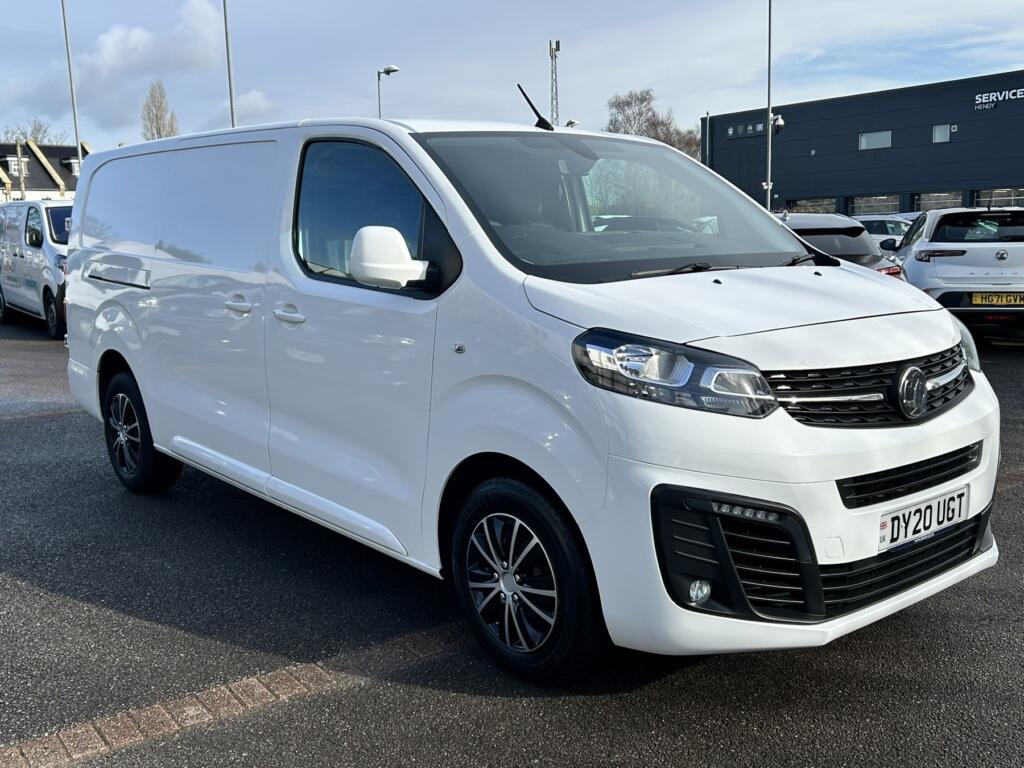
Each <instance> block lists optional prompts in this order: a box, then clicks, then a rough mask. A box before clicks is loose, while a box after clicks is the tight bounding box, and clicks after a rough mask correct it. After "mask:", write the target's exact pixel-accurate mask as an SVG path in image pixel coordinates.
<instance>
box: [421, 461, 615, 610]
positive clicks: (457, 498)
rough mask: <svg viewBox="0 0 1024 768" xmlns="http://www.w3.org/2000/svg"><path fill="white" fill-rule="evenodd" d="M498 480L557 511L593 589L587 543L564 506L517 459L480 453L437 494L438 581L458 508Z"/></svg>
mask: <svg viewBox="0 0 1024 768" xmlns="http://www.w3.org/2000/svg"><path fill="white" fill-rule="evenodd" d="M498 477H507V478H510V479H513V480H519V481H520V482H522V483H525V484H527V485H529V486H530V487H531V488H533V489H534V490H536V491H537V492H539V493H540V494H541V495H543V496H544V497H545V498H546V499H547V500H548V501H549V502H550V503H551V505H552V506H553V507H554V508H555V509H556V510H557V511H558V513H559V515H560V517H561V518H562V520H563V521H564V522H565V524H566V525H567V526H568V528H569V530H570V531H572V534H573V536H574V537H575V538H576V543H577V544H578V545H579V547H580V551H581V552H582V553H583V556H584V557H585V558H586V560H587V565H588V568H589V570H590V576H591V579H592V580H594V584H593V586H594V589H595V591H596V589H597V583H596V580H595V577H594V564H593V561H592V560H591V558H590V552H589V550H588V548H587V542H586V540H585V539H584V538H583V532H582V531H581V530H580V526H579V523H578V522H577V521H576V518H575V517H574V516H573V514H572V513H571V512H570V511H569V509H568V507H567V506H566V505H565V502H563V501H562V499H561V497H560V496H559V495H558V493H557V492H556V491H555V489H554V488H553V487H552V486H551V484H550V483H549V482H548V481H547V480H545V479H544V477H543V476H541V474H540V473H538V472H537V471H536V470H534V469H533V468H531V467H530V466H529V465H527V464H526V463H524V462H522V461H520V460H519V459H517V458H515V457H513V456H509V455H507V454H503V453H497V452H484V453H476V454H473V455H472V456H467V457H466V458H465V459H463V460H462V461H461V462H459V464H458V465H457V466H456V467H455V468H454V469H453V470H452V472H451V473H450V474H449V475H448V479H447V480H446V481H445V485H444V490H443V491H442V492H441V501H440V504H439V508H438V517H437V547H438V552H439V554H440V560H441V567H440V573H441V576H442V578H445V577H446V572H447V570H448V562H449V559H450V557H451V545H452V534H453V533H454V531H455V523H456V520H457V519H458V515H459V511H460V510H461V509H462V505H463V503H464V502H465V500H466V499H467V498H468V497H469V494H470V493H472V492H473V490H474V489H475V488H476V487H477V486H479V485H480V484H481V483H483V482H485V481H487V480H491V479H494V478H498Z"/></svg>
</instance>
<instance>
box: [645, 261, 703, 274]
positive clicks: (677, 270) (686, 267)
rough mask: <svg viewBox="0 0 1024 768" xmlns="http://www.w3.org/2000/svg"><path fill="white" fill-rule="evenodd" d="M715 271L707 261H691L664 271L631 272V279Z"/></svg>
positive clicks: (666, 268)
mask: <svg viewBox="0 0 1024 768" xmlns="http://www.w3.org/2000/svg"><path fill="white" fill-rule="evenodd" d="M709 269H713V267H712V266H711V264H709V263H708V262H706V261H691V262H689V263H688V264H680V265H679V266H676V267H665V268H664V269H647V270H643V271H640V272H630V273H629V276H630V277H661V276H662V275H682V274H685V273H687V272H707V271H708V270H709Z"/></svg>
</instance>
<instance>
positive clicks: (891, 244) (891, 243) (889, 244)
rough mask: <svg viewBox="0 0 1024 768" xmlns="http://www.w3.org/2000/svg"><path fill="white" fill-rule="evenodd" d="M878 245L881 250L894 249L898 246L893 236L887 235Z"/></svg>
mask: <svg viewBox="0 0 1024 768" xmlns="http://www.w3.org/2000/svg"><path fill="white" fill-rule="evenodd" d="M878 247H879V248H881V249H882V250H883V251H895V250H896V249H897V248H898V247H899V246H898V245H897V244H896V238H895V237H888V238H886V239H885V240H883V241H882V242H880V243H879V244H878Z"/></svg>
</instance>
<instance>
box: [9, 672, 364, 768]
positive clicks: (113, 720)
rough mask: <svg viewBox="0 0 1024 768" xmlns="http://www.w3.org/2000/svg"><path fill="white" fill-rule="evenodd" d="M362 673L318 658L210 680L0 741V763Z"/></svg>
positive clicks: (46, 757) (207, 719)
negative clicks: (156, 699)
mask: <svg viewBox="0 0 1024 768" xmlns="http://www.w3.org/2000/svg"><path fill="white" fill-rule="evenodd" d="M365 682H366V678H364V677H362V676H360V675H357V674H354V673H352V672H347V671H336V670H331V669H327V668H326V667H324V666H323V665H321V664H291V665H289V666H287V667H284V668H283V669H277V670H274V671H272V672H268V673H266V674H262V675H257V676H252V677H246V678H243V679H241V680H235V681H232V682H230V683H227V684H225V685H214V686H212V687H210V688H207V689H205V690H202V691H197V692H196V693H194V694H190V695H188V696H184V697H181V698H177V699H173V700H170V701H167V702H161V703H158V704H151V705H149V706H145V707H138V708H136V709H132V710H129V711H127V712H121V713H119V714H116V715H110V716H107V717H101V718H96V719H94V720H90V721H86V722H83V723H76V724H74V725H70V726H67V727H65V728H63V729H62V730H60V731H59V732H57V733H50V734H46V735H44V736H39V737H36V738H33V739H26V740H24V741H22V742H19V743H17V744H9V745H7V746H0V768H54V767H55V766H62V765H67V764H69V763H71V762H74V761H77V760H81V759H83V758H86V757H91V756H93V755H98V754H100V753H104V752H114V751H117V750H121V749H126V748H128V747H132V746H134V745H136V744H141V743H143V742H146V741H153V740H155V739H159V738H161V737H163V736H167V735H170V734H172V733H176V732H178V731H182V730H186V729H188V728H193V727H195V726H197V725H203V724H205V723H212V722H217V721H222V720H227V719H228V718H231V717H235V716H237V715H241V714H244V713H248V712H252V711H254V710H257V709H262V708H264V707H268V706H271V705H273V704H276V703H277V702H281V701H289V700H291V699H295V698H297V697H301V696H308V695H310V694H313V693H318V692H320V691H323V690H328V689H338V690H347V689H351V688H357V687H359V686H361V685H363V684H364V683H365Z"/></svg>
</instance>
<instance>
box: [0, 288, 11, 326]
mask: <svg viewBox="0 0 1024 768" xmlns="http://www.w3.org/2000/svg"><path fill="white" fill-rule="evenodd" d="M10 319H11V310H10V308H9V307H8V306H7V302H6V301H4V292H3V289H0V323H6V322H9V321H10Z"/></svg>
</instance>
